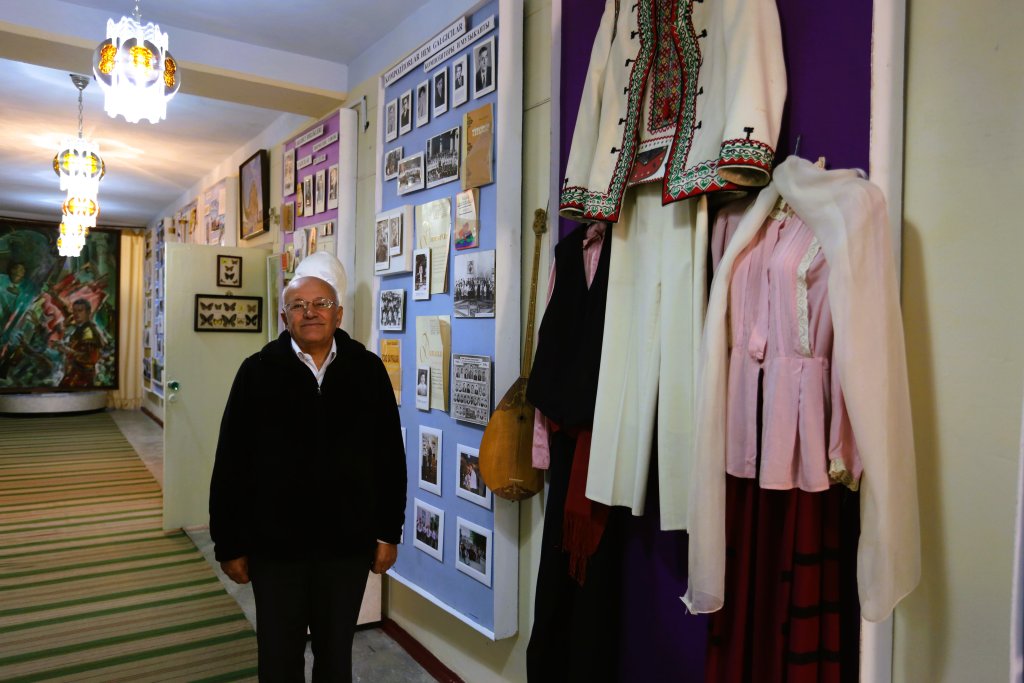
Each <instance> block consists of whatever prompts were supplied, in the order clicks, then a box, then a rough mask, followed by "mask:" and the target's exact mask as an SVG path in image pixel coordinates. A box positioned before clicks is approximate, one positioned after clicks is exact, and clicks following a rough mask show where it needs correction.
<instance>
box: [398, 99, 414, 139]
mask: <svg viewBox="0 0 1024 683" xmlns="http://www.w3.org/2000/svg"><path fill="white" fill-rule="evenodd" d="M411 130H412V90H406V91H405V92H404V93H402V95H401V96H400V97H399V98H398V134H399V135H405V134H406V133H408V132H409V131H411Z"/></svg>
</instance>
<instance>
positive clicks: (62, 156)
mask: <svg viewBox="0 0 1024 683" xmlns="http://www.w3.org/2000/svg"><path fill="white" fill-rule="evenodd" d="M71 82H72V83H74V84H75V87H76V88H78V137H77V138H67V139H66V140H64V142H63V143H62V144H61V146H60V151H59V152H57V156H55V157H53V171H54V173H56V174H57V176H58V177H59V178H60V189H62V190H65V191H66V192H67V199H65V200H64V204H63V205H62V210H63V216H64V218H63V221H62V222H61V225H60V235H59V236H58V237H57V251H58V252H59V253H60V255H61V256H78V255H79V254H80V253H81V251H82V247H83V246H85V238H86V237H87V236H88V235H89V228H94V227H96V216H97V215H98V214H99V211H100V206H99V203H98V202H97V201H96V198H97V195H98V194H99V189H100V180H101V179H102V178H103V175H104V174H105V173H106V170H107V169H106V164H104V163H103V159H102V158H101V157H100V148H99V145H97V144H96V143H95V142H93V141H92V140H87V139H86V138H85V137H84V136H83V135H82V91H83V90H85V87H86V86H87V85H89V77H88V76H79V75H78V74H71Z"/></svg>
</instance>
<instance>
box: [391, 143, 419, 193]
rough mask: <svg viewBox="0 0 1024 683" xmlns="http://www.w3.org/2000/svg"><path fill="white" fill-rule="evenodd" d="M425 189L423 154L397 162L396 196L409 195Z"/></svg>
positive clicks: (403, 158)
mask: <svg viewBox="0 0 1024 683" xmlns="http://www.w3.org/2000/svg"><path fill="white" fill-rule="evenodd" d="M424 187H425V179H424V177H423V152H417V153H416V154H413V155H412V156H407V157H402V160H401V161H399V162H398V190H397V192H398V194H400V195H403V194H409V193H410V192H415V191H417V190H422V189H423V188H424Z"/></svg>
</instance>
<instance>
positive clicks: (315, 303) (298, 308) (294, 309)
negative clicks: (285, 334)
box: [284, 297, 334, 313]
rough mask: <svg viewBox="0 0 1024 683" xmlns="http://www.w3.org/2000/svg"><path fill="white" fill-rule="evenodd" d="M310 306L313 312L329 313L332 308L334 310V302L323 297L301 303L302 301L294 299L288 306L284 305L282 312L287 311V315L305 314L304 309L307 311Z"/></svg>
mask: <svg viewBox="0 0 1024 683" xmlns="http://www.w3.org/2000/svg"><path fill="white" fill-rule="evenodd" d="M310 306H312V307H313V311H314V312H320V311H329V310H331V309H332V308H334V302H333V301H331V300H330V299H325V298H323V297H320V298H318V299H313V300H312V301H303V300H302V299H296V300H295V301H293V302H291V303H290V304H285V305H284V310H286V311H288V312H289V313H305V312H306V309H308V308H309V307H310Z"/></svg>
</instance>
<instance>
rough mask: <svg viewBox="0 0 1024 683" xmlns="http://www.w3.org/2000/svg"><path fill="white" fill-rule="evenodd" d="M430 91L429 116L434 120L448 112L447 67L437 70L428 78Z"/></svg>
mask: <svg viewBox="0 0 1024 683" xmlns="http://www.w3.org/2000/svg"><path fill="white" fill-rule="evenodd" d="M430 90H431V92H432V93H433V95H432V97H433V100H434V102H433V107H432V109H431V114H432V115H433V117H434V118H435V119H436V118H437V117H438V116H440V115H441V114H444V113H445V112H447V111H448V67H447V66H446V67H444V68H442V69H438V70H437V71H436V72H434V75H433V76H431V77H430Z"/></svg>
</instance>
